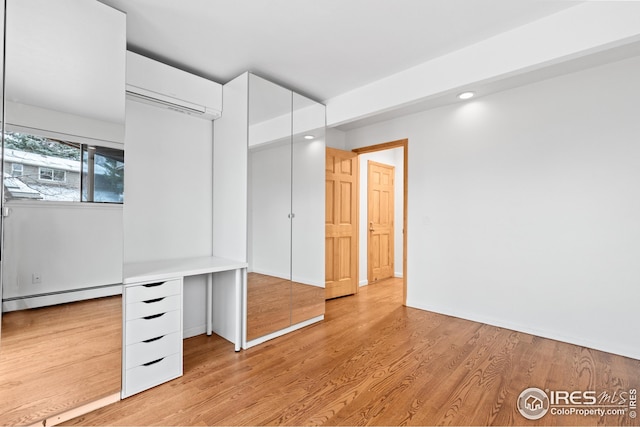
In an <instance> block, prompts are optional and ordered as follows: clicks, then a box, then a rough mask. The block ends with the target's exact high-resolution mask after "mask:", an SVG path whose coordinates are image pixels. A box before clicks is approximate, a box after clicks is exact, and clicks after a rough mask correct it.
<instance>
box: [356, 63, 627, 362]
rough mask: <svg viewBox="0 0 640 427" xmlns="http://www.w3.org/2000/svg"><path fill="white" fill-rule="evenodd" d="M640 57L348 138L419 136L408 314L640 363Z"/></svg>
mask: <svg viewBox="0 0 640 427" xmlns="http://www.w3.org/2000/svg"><path fill="white" fill-rule="evenodd" d="M638 75H640V58H639V57H636V58H632V59H629V60H625V61H621V62H618V63H613V64H609V65H606V66H602V67H598V68H593V69H589V70H585V71H581V72H578V73H574V74H570V75H566V76H562V77H557V78H553V79H550V80H546V81H543V82H539V83H536V84H532V85H528V86H524V87H521V88H517V89H513V90H509V91H505V92H502V93H498V94H495V95H492V96H487V97H485V98H479V99H477V100H474V101H471V102H468V103H459V104H456V105H452V106H449V107H444V108H440V109H436V110H431V111H427V112H424V113H419V114H414V115H411V116H405V117H402V118H398V119H395V120H391V121H388V122H385V123H380V124H377V125H372V126H370V127H366V128H361V129H356V130H353V131H350V132H349V133H348V135H347V142H348V145H349V147H351V148H352V147H357V146H364V145H370V144H372V143H375V142H384V141H391V140H396V139H400V138H405V137H406V138H408V139H409V148H408V150H409V151H408V154H409V165H408V168H409V171H408V172H409V182H408V185H409V189H408V190H409V195H408V197H409V200H408V203H409V212H408V215H409V223H408V231H409V235H408V253H407V255H408V272H407V280H408V284H407V287H408V289H407V291H408V296H407V304H408V305H409V306H412V307H417V308H423V309H428V310H432V311H436V312H442V313H447V314H451V315H455V316H459V317H463V318H468V319H472V320H477V321H481V322H486V323H490V324H495V325H499V326H503V327H508V328H512V329H516V330H520V331H525V332H530V333H534V334H537V335H541V336H546V337H551V338H555V339H559V340H562V341H567V342H572V343H576V344H580V345H586V346H589V347H592V348H597V349H602V350H605V351H609V352H613V353H618V354H622V355H626V356H630V357H634V358H640V335H639V334H638V332H637V302H638V301H639V300H640V287H639V286H638V283H640V268H638V260H639V259H640V220H639V218H640V197H639V196H638V195H639V192H638V182H640V144H639V143H638V141H640V120H638V99H639V98H640V85H638V80H637V76H638Z"/></svg>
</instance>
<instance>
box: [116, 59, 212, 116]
mask: <svg viewBox="0 0 640 427" xmlns="http://www.w3.org/2000/svg"><path fill="white" fill-rule="evenodd" d="M127 97H129V98H130V99H135V100H136V101H140V102H144V103H147V104H152V105H156V106H158V107H163V108H168V109H171V110H175V111H179V112H181V113H186V114H190V115H193V116H198V117H201V118H203V119H207V120H215V119H217V118H219V117H220V115H221V114H222V85H221V84H219V83H216V82H213V81H211V80H207V79H205V78H202V77H199V76H196V75H194V74H191V73H188V72H186V71H182V70H179V69H177V68H174V67H171V66H169V65H166V64H163V63H162V62H158V61H154V60H153V59H149V58H146V57H144V56H142V55H138V54H137V53H133V52H129V51H127Z"/></svg>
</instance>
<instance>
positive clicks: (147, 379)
mask: <svg viewBox="0 0 640 427" xmlns="http://www.w3.org/2000/svg"><path fill="white" fill-rule="evenodd" d="M180 376H182V353H180V354H178V353H175V354H172V355H170V356H166V357H161V358H159V359H156V360H153V361H151V362H148V363H145V364H144V365H140V366H136V367H135V368H131V369H127V370H126V371H125V373H124V378H123V387H122V396H123V397H127V396H131V395H133V394H136V393H139V392H141V391H144V390H147V389H149V388H151V387H155V386H157V385H159V384H162V383H164V382H167V381H170V380H172V379H174V378H177V377H180Z"/></svg>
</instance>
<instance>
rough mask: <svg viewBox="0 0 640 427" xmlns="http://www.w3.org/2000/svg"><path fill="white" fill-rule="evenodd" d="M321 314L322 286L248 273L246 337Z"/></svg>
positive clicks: (259, 334) (256, 335)
mask: <svg viewBox="0 0 640 427" xmlns="http://www.w3.org/2000/svg"><path fill="white" fill-rule="evenodd" d="M322 314H324V288H321V287H319V286H311V285H304V284H302V283H297V282H293V281H291V280H287V279H282V278H279V277H274V276H267V275H264V274H258V273H249V274H248V275H247V340H248V341H251V340H253V339H255V338H258V337H261V336H264V335H267V334H269V333H272V332H276V331H279V330H280V329H285V328H288V327H289V326H291V325H295V324H296V323H300V322H303V321H305V320H309V319H312V318H314V317H317V316H321V315H322Z"/></svg>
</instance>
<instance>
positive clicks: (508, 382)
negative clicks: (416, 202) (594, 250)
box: [68, 279, 640, 425]
mask: <svg viewBox="0 0 640 427" xmlns="http://www.w3.org/2000/svg"><path fill="white" fill-rule="evenodd" d="M326 308H327V311H326V314H325V320H324V321H323V322H320V323H317V324H314V325H311V326H309V327H307V328H304V329H301V330H298V331H295V332H292V333H291V334H288V335H286V336H283V337H280V338H277V339H274V340H271V341H268V342H266V343H264V344H261V345H258V346H256V347H253V348H251V349H249V350H246V351H242V352H240V353H234V352H233V348H232V344H230V343H228V342H227V341H225V340H223V339H221V338H219V337H216V336H213V337H206V336H204V335H201V336H198V337H193V338H190V339H188V340H185V342H184V357H185V359H184V372H185V375H184V376H183V377H181V378H178V379H176V380H174V381H171V382H169V383H167V384H163V385H161V386H158V387H155V388H154V389H152V390H148V391H146V392H143V393H141V394H139V395H136V396H133V397H131V398H128V399H125V400H124V401H121V402H118V403H115V404H113V405H110V406H109V407H105V408H102V409H100V410H97V411H95V412H93V413H91V414H87V415H85V416H82V417H79V418H76V419H75V420H71V421H70V422H69V423H68V424H70V425H594V424H597V425H638V422H637V421H636V420H632V419H631V418H630V417H628V416H610V415H607V416H604V417H597V416H595V417H584V416H582V417H581V416H552V415H550V414H547V415H546V416H545V417H543V418H542V419H540V420H537V421H529V420H527V419H525V418H524V417H523V416H522V415H521V414H520V412H519V411H518V409H517V399H518V396H519V395H520V393H521V392H522V391H523V390H524V389H526V388H529V387H538V388H541V389H542V390H545V389H551V390H556V389H558V390H564V389H570V390H573V389H574V388H575V389H582V388H590V387H595V388H596V389H597V390H611V391H612V392H614V391H616V390H618V391H623V390H628V389H629V388H630V387H636V388H640V387H639V386H640V361H637V360H632V359H628V358H624V357H621V356H616V355H612V354H608V353H603V352H600V351H596V350H591V349H586V348H583V347H579V346H574V345H570V344H565V343H560V342H557V341H553V340H549V339H544V338H539V337H535V336H532V335H528V334H524V333H520V332H515V331H511V330H508V329H502V328H498V327H495V326H490V325H484V324H480V323H475V322H470V321H466V320H462V319H458V318H454V317H449V316H443V315H439V314H436V313H430V312H426V311H422V310H416V309H411V308H407V307H403V306H402V282H401V281H400V280H394V279H392V280H388V281H382V282H379V283H376V284H375V285H369V286H367V287H364V288H362V289H361V290H360V292H359V294H357V295H355V296H349V297H344V298H337V299H334V300H330V301H327V305H326Z"/></svg>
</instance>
